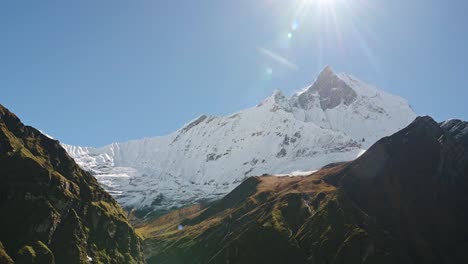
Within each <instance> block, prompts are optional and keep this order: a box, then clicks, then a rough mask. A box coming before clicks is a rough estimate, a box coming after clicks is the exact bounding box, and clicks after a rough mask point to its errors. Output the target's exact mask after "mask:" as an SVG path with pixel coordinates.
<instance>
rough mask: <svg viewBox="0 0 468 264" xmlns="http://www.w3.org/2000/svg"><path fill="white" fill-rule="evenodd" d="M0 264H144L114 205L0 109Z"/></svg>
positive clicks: (46, 141)
mask: <svg viewBox="0 0 468 264" xmlns="http://www.w3.org/2000/svg"><path fill="white" fill-rule="evenodd" d="M0 212H1V217H0V263H47V264H49V263H116V264H117V263H144V258H143V255H142V252H141V246H140V239H139V237H138V236H137V235H136V234H135V232H134V231H133V229H132V227H131V226H130V224H129V223H128V221H127V219H126V216H125V214H124V212H123V210H122V209H121V208H120V206H119V205H118V204H117V203H116V202H115V200H114V199H113V198H112V197H111V196H110V195H109V194H108V193H106V192H105V191H104V190H103V189H102V188H101V187H100V186H99V185H98V183H97V181H96V179H95V178H94V177H93V176H91V175H90V174H89V173H87V172H85V171H83V170H81V169H80V168H79V167H78V165H77V164H76V163H75V162H74V161H73V160H72V159H71V158H70V157H69V156H68V154H67V153H66V152H65V150H64V149H63V148H62V147H61V146H60V144H59V143H58V141H56V140H53V139H50V138H48V137H47V136H45V135H43V134H42V133H40V132H39V131H38V130H36V129H34V128H32V127H29V126H24V125H23V124H22V123H21V121H20V120H19V119H18V118H17V117H16V116H15V115H14V114H12V113H11V112H9V111H8V110H7V109H6V108H4V107H3V106H1V105H0Z"/></svg>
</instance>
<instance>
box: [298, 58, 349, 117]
mask: <svg viewBox="0 0 468 264" xmlns="http://www.w3.org/2000/svg"><path fill="white" fill-rule="evenodd" d="M356 97H357V93H356V92H355V91H354V90H353V89H352V88H351V87H350V86H349V85H348V84H347V83H346V82H345V81H343V80H342V79H340V78H339V77H338V76H336V75H335V73H334V72H333V70H332V69H331V68H330V67H326V68H325V69H324V70H323V71H322V72H321V73H320V75H319V77H318V78H317V81H315V83H314V84H313V85H312V86H311V87H309V88H308V89H307V91H306V92H304V93H302V94H300V95H299V96H298V102H299V105H300V106H301V107H302V108H303V109H305V110H308V109H311V108H312V107H313V106H314V104H313V102H314V100H318V101H319V102H320V107H321V108H322V110H327V109H333V108H335V107H337V106H338V105H340V104H342V103H343V104H344V105H346V106H348V105H350V104H351V103H352V102H354V100H355V99H356Z"/></svg>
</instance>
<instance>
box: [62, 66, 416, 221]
mask: <svg viewBox="0 0 468 264" xmlns="http://www.w3.org/2000/svg"><path fill="white" fill-rule="evenodd" d="M415 118H416V114H415V113H414V112H413V110H411V108H410V106H409V104H408V102H407V101H406V100H405V99H403V98H400V97H398V96H395V95H391V94H388V93H386V92H384V91H382V90H379V89H377V88H375V87H373V86H371V85H368V84H366V83H365V82H362V81H360V80H358V79H357V78H355V77H353V76H351V75H348V74H344V73H342V74H335V73H334V72H333V71H332V70H331V68H329V67H327V68H326V69H324V70H323V71H322V73H321V74H320V75H319V76H318V78H317V79H316V81H315V82H314V84H312V85H310V86H309V87H307V89H305V90H304V91H302V92H298V93H295V94H294V95H292V96H291V97H287V96H285V95H284V94H282V93H281V92H280V91H275V92H274V93H273V94H272V95H271V96H269V97H268V98H266V99H265V100H263V101H262V102H261V103H259V104H258V105H257V106H255V107H252V108H248V109H244V110H242V111H239V112H237V113H235V114H232V115H229V116H201V117H200V118H198V119H195V120H194V121H192V122H190V123H188V124H187V125H186V126H184V127H183V128H181V129H179V130H177V131H175V132H173V133H171V134H169V135H167V136H162V137H152V138H145V139H141V140H132V141H129V142H123V143H114V144H111V145H108V146H104V147H102V148H92V147H78V146H70V145H64V147H65V148H66V150H67V151H68V153H69V154H70V155H71V156H72V157H73V158H74V159H75V160H76V161H77V163H78V164H79V165H80V166H81V167H82V168H84V169H85V170H87V171H90V172H91V173H92V174H93V175H94V176H95V177H96V178H97V179H98V181H99V182H100V183H101V184H102V185H103V186H104V188H106V190H107V191H109V193H111V194H112V195H114V197H115V198H116V199H117V201H118V202H119V203H120V204H121V205H122V206H124V207H125V208H128V209H129V210H132V209H135V212H136V213H137V214H138V216H142V217H148V216H149V215H151V213H154V214H160V212H161V211H163V212H164V211H166V210H168V209H170V208H174V207H176V208H180V207H184V206H187V205H190V204H193V203H194V202H196V201H201V200H207V199H208V200H217V199H220V198H221V197H223V196H224V195H226V194H227V193H229V192H230V191H232V190H233V189H234V188H235V187H237V186H238V185H239V183H241V182H242V181H243V180H244V178H245V177H249V176H256V175H263V174H272V175H276V174H285V173H290V172H293V171H311V170H315V169H319V168H321V167H323V166H324V165H327V164H329V163H333V162H342V161H350V160H353V159H355V158H356V157H357V156H358V155H360V154H361V153H362V152H363V151H364V150H366V149H368V148H369V147H370V146H371V145H372V144H373V143H375V142H376V141H377V140H379V139H381V138H382V137H384V136H388V135H391V134H393V133H395V132H396V131H398V130H400V129H402V128H404V127H406V126H407V125H408V124H409V123H411V122H412V121H413V120H414V119H415ZM161 197H163V199H161Z"/></svg>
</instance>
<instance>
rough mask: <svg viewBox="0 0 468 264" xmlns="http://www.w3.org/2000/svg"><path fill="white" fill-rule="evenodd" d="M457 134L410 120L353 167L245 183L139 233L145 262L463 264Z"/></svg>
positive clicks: (465, 177) (464, 188) (465, 178)
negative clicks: (144, 246)
mask: <svg viewBox="0 0 468 264" xmlns="http://www.w3.org/2000/svg"><path fill="white" fill-rule="evenodd" d="M465 124H466V123H464V122H462V121H456V122H449V123H447V122H445V123H442V124H438V123H436V122H435V121H434V120H432V118H430V117H419V118H417V119H416V120H415V121H414V122H413V123H412V124H410V125H409V126H408V127H407V128H405V129H403V130H401V131H400V132H398V133H396V134H394V135H392V136H390V137H386V138H383V139H381V140H380V141H378V142H377V143H376V144H374V145H373V146H372V147H371V148H370V149H369V150H368V151H367V152H366V153H365V154H364V155H362V156H361V157H360V158H358V159H356V160H355V161H352V162H349V163H344V164H343V163H342V164H333V165H330V166H326V167H325V168H324V169H322V170H320V171H318V172H316V173H314V174H312V175H310V176H307V177H271V176H265V177H254V178H249V179H248V180H246V181H244V182H243V183H242V184H241V185H240V186H239V187H238V188H236V189H235V190H234V191H232V192H231V193H230V194H228V195H227V196H226V197H224V198H223V199H222V200H220V201H219V202H215V203H213V204H212V205H210V206H208V207H207V208H204V209H203V208H198V209H199V210H198V211H197V212H193V211H191V210H185V211H183V212H182V213H179V214H178V213H175V212H174V213H172V214H171V216H172V217H170V218H169V217H163V218H161V219H162V220H161V219H160V220H157V221H159V222H158V224H157V225H153V224H151V223H149V224H147V225H144V226H142V227H141V230H142V231H143V233H144V234H145V236H146V240H145V244H146V252H147V253H148V255H147V256H148V262H149V263H165V262H167V263H186V262H187V261H190V262H191V263H208V262H209V263H231V264H232V263H309V264H317V263H318V264H325V263H327V264H337V263H407V264H410V263H412V264H419V263H421V264H423V263H424V264H425V263H434V264H436V263H442V264H444V263H447V264H449V263H468V226H467V225H466V223H467V222H468V148H466V146H465V145H463V144H462V140H463V139H464V137H463V136H462V135H465V132H463V131H465V130H464V127H465ZM187 211H189V212H190V214H187V213H186V212H187ZM184 212H185V214H184ZM175 215H179V216H181V217H179V218H177V217H174V216H175ZM179 224H180V225H182V226H183V229H182V230H178V229H177V226H178V225H179Z"/></svg>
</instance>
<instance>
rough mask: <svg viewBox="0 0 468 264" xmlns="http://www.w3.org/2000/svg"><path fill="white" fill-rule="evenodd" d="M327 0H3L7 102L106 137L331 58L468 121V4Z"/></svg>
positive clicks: (38, 119)
mask: <svg viewBox="0 0 468 264" xmlns="http://www.w3.org/2000/svg"><path fill="white" fill-rule="evenodd" d="M317 1H321V4H318V3H316V2H317ZM326 1H327V0H315V1H314V0H297V1H294V0H292V1H284V0H236V1H222V0H210V1H208V0H200V1H185V0H184V1H182V0H180V1H179V0H171V1H164V0H162V1H158V0H154V1H150V0H146V1H144V0H141V1H139V0H132V1H128V0H125V1H120V0H107V1H105V0H99V1H96V0H80V1H46V0H41V1H32V0H31V1H21V0H19V1H16V0H11V1H9V0H6V1H1V3H0V91H1V94H0V103H1V104H4V105H5V106H7V107H8V108H10V109H11V110H12V111H14V112H15V113H16V114H18V115H19V116H20V118H21V119H22V120H23V121H24V122H25V123H27V124H30V125H33V126H35V127H37V128H39V129H41V130H43V131H45V132H47V133H49V134H51V135H52V136H54V137H56V138H57V139H59V140H61V141H62V142H65V143H70V144H77V145H90V146H100V145H105V144H108V143H111V142H116V141H125V140H129V139H136V138H142V137H146V136H156V135H165V134H167V133H170V132H172V131H174V130H175V129H177V128H179V127H181V126H182V125H183V124H185V123H187V122H188V121H190V120H191V119H193V118H195V117H196V116H198V115H200V114H214V115H221V114H228V113H231V112H235V111H237V110H240V109H243V108H245V107H250V106H253V105H255V104H256V103H258V102H259V101H261V100H262V99H263V98H264V97H266V96H268V95H269V94H270V93H272V92H273V91H274V90H275V89H277V88H280V89H282V90H283V91H284V92H285V93H286V94H291V93H292V92H294V91H296V90H299V89H300V88H302V87H305V86H306V85H308V84H310V83H311V82H312V81H313V80H314V79H315V77H316V75H317V74H318V73H319V71H320V70H321V69H322V68H323V67H324V66H325V65H331V66H332V67H333V68H334V69H335V71H337V72H349V73H352V74H353V75H356V76H357V77H359V78H360V79H362V80H365V81H367V82H369V83H371V84H374V85H376V86H377V87H379V88H380V89H383V90H385V91H388V92H391V93H394V94H398V95H401V96H403V97H405V98H406V99H408V100H409V101H410V103H411V105H412V106H413V108H414V109H415V111H416V112H417V113H418V114H421V115H422V114H429V115H432V116H434V117H435V118H436V119H437V120H443V119H447V118H461V119H468V107H467V99H468V89H467V88H468V87H467V86H466V81H464V79H465V78H466V72H467V71H466V70H467V66H466V65H467V63H468V51H467V48H468V16H467V15H466V14H467V12H468V1H465V0H460V1H435V0H411V1H407V0H405V1H403V0H387V1H384V0H367V1H366V0H334V3H333V2H331V3H329V4H326V3H325V2H326ZM328 1H333V0H328ZM307 2H308V3H307ZM293 24H294V25H293ZM293 28H294V29H295V30H293ZM289 32H291V33H292V35H290V37H291V38H289V37H288V33H289Z"/></svg>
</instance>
